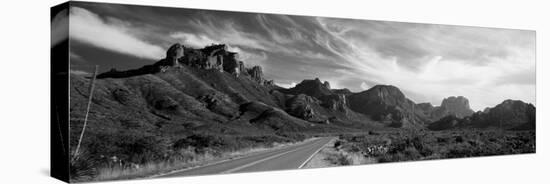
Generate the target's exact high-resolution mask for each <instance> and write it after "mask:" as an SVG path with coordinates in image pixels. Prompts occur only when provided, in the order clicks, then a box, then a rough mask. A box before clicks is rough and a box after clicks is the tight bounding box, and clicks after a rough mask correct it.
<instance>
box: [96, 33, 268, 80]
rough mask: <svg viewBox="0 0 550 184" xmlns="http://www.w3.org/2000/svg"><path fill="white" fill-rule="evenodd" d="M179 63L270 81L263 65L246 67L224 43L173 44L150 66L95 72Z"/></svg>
mask: <svg viewBox="0 0 550 184" xmlns="http://www.w3.org/2000/svg"><path fill="white" fill-rule="evenodd" d="M182 65H186V66H190V67H193V68H199V69H203V70H215V71H219V72H227V73H230V74H232V75H234V76H235V77H238V76H239V75H245V76H248V77H250V78H251V79H252V80H254V81H256V82H257V83H259V84H264V83H265V84H268V85H270V84H272V82H269V81H267V82H266V80H265V79H264V75H263V72H262V68H261V67H260V66H253V67H252V68H246V67H245V64H244V62H243V61H239V57H238V53H235V52H230V51H228V50H227V46H226V45H224V44H219V45H210V46H206V47H204V48H202V49H194V48H186V47H185V46H183V45H181V44H179V43H176V44H174V45H172V46H171V47H170V48H169V49H168V50H167V51H166V57H165V58H163V59H161V60H159V61H158V62H156V63H154V64H152V65H146V66H143V67H141V68H138V69H133V70H127V71H118V70H116V69H111V70H110V71H108V72H105V73H102V74H100V75H98V78H100V79H101V78H125V77H132V76H138V75H145V74H155V73H159V72H164V71H166V70H167V69H168V67H181V66H182Z"/></svg>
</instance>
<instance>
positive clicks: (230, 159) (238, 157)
mask: <svg viewBox="0 0 550 184" xmlns="http://www.w3.org/2000/svg"><path fill="white" fill-rule="evenodd" d="M317 139H318V138H313V139H311V140H309V141H306V142H301V143H298V144H295V145H300V144H305V143H308V142H311V141H314V140H317ZM295 145H290V146H295ZM284 148H286V147H285V146H283V147H280V148H275V149H273V150H268V151H275V150H278V149H284ZM263 153H265V152H263ZM255 154H262V152H258V153H252V155H255ZM252 155H241V156H236V157H233V158H228V159H225V160H220V161H218V162H213V163H208V164H204V165H197V166H192V167H187V168H183V169H176V170H173V171H168V172H165V173H159V174H154V175H149V176H145V177H139V178H158V177H162V176H166V175H170V174H174V173H178V172H183V171H187V170H191V169H197V168H201V167H207V166H211V165H216V164H220V163H224V162H228V161H233V160H237V159H241V158H245V157H248V156H252Z"/></svg>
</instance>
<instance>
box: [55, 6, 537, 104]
mask: <svg viewBox="0 0 550 184" xmlns="http://www.w3.org/2000/svg"><path fill="white" fill-rule="evenodd" d="M72 4H73V6H72V7H71V8H70V10H69V13H68V14H69V16H70V19H69V38H70V40H71V49H70V53H69V55H70V58H71V70H72V72H75V73H87V72H89V71H92V70H93V66H94V65H99V66H100V69H101V71H106V70H109V69H111V68H113V67H114V68H117V69H130V68H138V67H141V66H143V65H145V64H152V63H154V62H156V61H158V60H159V59H162V58H164V56H165V51H166V49H167V48H168V47H170V45H172V44H174V43H181V44H183V45H185V46H186V47H193V48H201V47H204V46H206V45H210V44H212V43H224V44H227V45H228V47H229V50H231V51H234V52H238V53H239V55H240V59H241V60H243V61H244V62H245V65H247V66H253V65H260V66H262V68H263V70H264V75H265V78H267V79H273V80H274V81H275V83H276V84H278V85H280V86H283V87H292V86H294V85H296V83H299V82H301V81H302V80H304V79H314V78H319V79H321V80H322V81H328V82H329V83H330V85H331V87H332V88H333V89H336V88H348V89H350V90H351V91H353V92H360V91H364V90H367V89H369V88H371V87H373V86H375V85H379V84H384V85H393V86H396V87H398V88H399V89H401V91H402V92H403V93H404V94H405V95H406V96H407V97H408V98H410V99H411V100H413V101H415V102H416V103H422V102H430V103H432V104H433V105H436V106H437V105H440V104H441V100H442V99H443V98H446V97H449V96H465V97H466V98H468V99H469V101H470V106H471V107H472V109H474V110H483V109H484V108H485V107H492V106H495V105H497V104H499V103H501V102H502V101H504V100H506V99H516V100H522V101H525V102H528V103H533V104H535V78H536V77H535V64H536V63H535V32H534V31H528V30H513V29H496V28H483V27H466V26H450V25H436V24H416V23H403V22H388V21H372V20H357V19H342V18H326V17H312V16H291V15H279V14H262V13H245V12H228V11H211V10H197V9H182V8H165V7H148V6H128V5H118V4H95V3H85V2H72ZM57 22H63V21H57ZM53 24H54V22H53V21H52V25H53Z"/></svg>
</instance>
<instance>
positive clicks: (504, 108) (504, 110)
mask: <svg viewBox="0 0 550 184" xmlns="http://www.w3.org/2000/svg"><path fill="white" fill-rule="evenodd" d="M535 122H536V109H535V106H533V104H528V103H525V102H522V101H520V100H505V101H504V102H502V103H500V104H498V105H496V106H495V107H493V108H487V109H485V110H484V111H478V112H476V113H473V114H472V115H470V116H466V117H463V118H461V117H456V116H454V115H449V116H446V117H444V118H442V119H440V120H438V121H436V122H434V123H431V124H430V125H429V126H428V129H431V130H445V129H453V128H499V129H509V130H510V129H512V130H524V129H531V130H532V129H535V124H536V123H535Z"/></svg>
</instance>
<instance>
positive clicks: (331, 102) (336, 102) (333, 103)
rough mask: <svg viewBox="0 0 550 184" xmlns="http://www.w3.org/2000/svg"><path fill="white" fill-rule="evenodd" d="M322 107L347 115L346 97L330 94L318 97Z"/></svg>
mask: <svg viewBox="0 0 550 184" xmlns="http://www.w3.org/2000/svg"><path fill="white" fill-rule="evenodd" d="M319 100H320V101H321V102H322V104H321V105H322V106H323V107H325V108H328V109H331V110H333V111H340V112H344V113H347V109H348V108H347V103H346V95H343V94H332V95H325V96H321V97H319Z"/></svg>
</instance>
